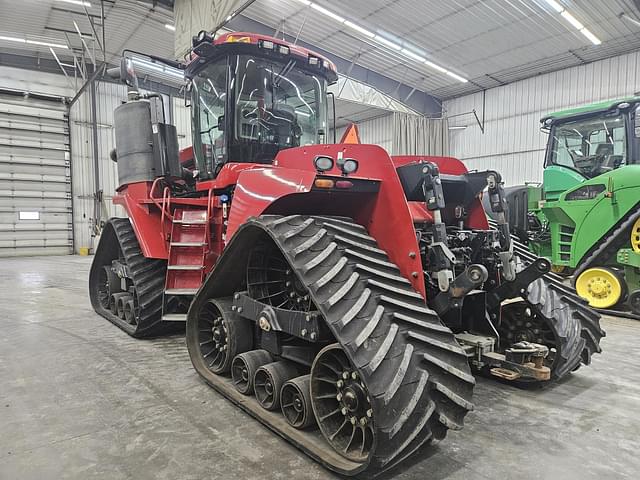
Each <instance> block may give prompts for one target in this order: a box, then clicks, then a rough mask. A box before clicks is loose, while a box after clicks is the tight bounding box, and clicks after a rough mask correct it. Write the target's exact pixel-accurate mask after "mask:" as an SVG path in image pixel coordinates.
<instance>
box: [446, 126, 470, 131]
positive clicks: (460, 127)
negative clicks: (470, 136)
mask: <svg viewBox="0 0 640 480" xmlns="http://www.w3.org/2000/svg"><path fill="white" fill-rule="evenodd" d="M466 128H467V126H466V125H451V126H450V127H449V130H466Z"/></svg>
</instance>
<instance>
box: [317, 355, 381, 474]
mask: <svg viewBox="0 0 640 480" xmlns="http://www.w3.org/2000/svg"><path fill="white" fill-rule="evenodd" d="M311 404H312V406H313V411H314V413H315V416H316V420H317V421H318V425H319V426H320V431H321V432H322V434H323V435H324V437H325V439H326V440H327V442H328V443H329V444H330V445H331V446H332V447H333V449H334V450H335V451H336V452H338V453H339V454H340V455H343V456H344V457H346V458H348V459H349V460H353V461H356V462H364V461H366V460H367V458H368V457H369V453H370V452H371V449H372V447H373V445H374V444H375V438H374V437H375V433H374V432H375V430H374V428H373V410H372V408H371V401H370V398H369V392H368V390H367V387H366V385H365V384H364V381H363V380H362V379H361V378H360V377H359V374H358V372H357V371H356V369H355V368H354V367H353V365H351V362H350V361H349V359H348V358H347V355H346V354H345V353H344V351H343V350H342V348H341V347H340V345H339V344H337V343H334V344H333V345H329V346H327V347H325V348H323V349H322V350H321V351H320V353H318V355H317V356H316V358H315V360H314V361H313V365H312V366H311Z"/></svg>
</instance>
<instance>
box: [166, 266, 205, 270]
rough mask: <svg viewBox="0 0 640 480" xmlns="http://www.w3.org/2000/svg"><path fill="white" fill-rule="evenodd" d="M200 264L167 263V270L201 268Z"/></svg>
mask: <svg viewBox="0 0 640 480" xmlns="http://www.w3.org/2000/svg"><path fill="white" fill-rule="evenodd" d="M203 268H204V267H203V266H202V265H168V266H167V270H202V269H203Z"/></svg>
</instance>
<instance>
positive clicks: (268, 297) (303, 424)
mask: <svg viewBox="0 0 640 480" xmlns="http://www.w3.org/2000/svg"><path fill="white" fill-rule="evenodd" d="M125 67H126V62H125ZM183 68H184V72H185V77H186V78H187V80H188V83H187V90H188V91H189V92H190V95H191V111H192V131H193V148H192V150H191V149H189V150H188V151H186V152H182V153H180V154H179V152H178V147H177V135H176V130H175V127H173V126H171V125H168V124H166V123H164V122H163V119H162V116H161V115H157V114H156V112H155V110H154V108H153V102H151V101H150V99H149V97H150V95H142V94H140V93H139V92H138V91H137V89H136V88H135V82H132V81H131V80H130V81H129V84H130V85H131V91H130V93H129V99H128V101H127V102H126V103H124V104H122V105H121V106H119V107H118V108H117V109H116V112H115V134H116V151H115V152H114V154H113V158H114V159H115V160H117V163H118V172H119V181H120V187H119V188H118V191H117V194H116V196H115V197H114V203H117V204H119V205H122V206H123V207H124V208H125V209H126V211H127V213H128V217H129V218H112V219H111V220H109V221H108V222H107V224H106V226H105V228H104V230H103V232H102V236H101V239H100V242H99V245H98V248H97V250H96V253H95V258H94V261H93V265H92V267H91V273H90V280H89V281H90V296H91V301H92V304H93V307H94V308H95V310H96V312H98V313H99V314H100V315H102V316H103V317H105V318H107V319H108V320H110V321H111V322H113V323H114V324H116V325H117V326H119V327H120V328H122V329H123V330H125V331H126V332H127V333H129V334H130V335H132V336H134V337H149V336H157V335H160V334H162V333H164V332H166V331H168V330H170V329H171V328H172V327H173V326H175V325H176V324H180V322H184V321H185V320H186V339H187V346H188V349H189V354H190V356H191V359H192V362H193V365H194V367H195V369H196V371H197V372H198V373H199V374H200V375H201V376H202V378H204V380H205V381H206V382H207V383H208V384H210V385H211V386H212V387H214V388H215V389H216V390H217V391H219V392H220V393H222V394H223V395H225V396H226V397H227V398H229V399H230V400H231V401H233V402H234V403H236V404H237V405H238V406H239V407H241V408H242V409H244V410H245V411H247V412H248V413H250V414H251V415H253V416H254V417H255V418H257V419H258V420H260V421H261V422H262V423H263V424H265V425H267V426H268V427H269V428H271V429H273V430H274V431H276V432H277V433H278V434H280V435H281V436H282V437H284V438H286V439H288V440H289V441H291V442H292V443H294V444H295V445H296V446H298V447H299V448H300V449H302V450H303V451H304V452H306V453H307V454H308V455H310V456H311V457H313V458H314V459H316V460H318V461H320V462H321V463H323V464H324V465H325V466H327V467H328V468H330V469H332V470H334V471H336V472H339V473H341V474H345V475H355V474H359V473H365V472H366V474H367V475H373V474H375V473H377V472H379V471H382V470H385V469H387V468H389V467H391V466H393V465H395V464H397V463H398V462H400V461H401V460H403V459H404V458H406V457H407V456H408V455H410V454H411V453H412V452H414V451H416V450H417V449H418V448H419V447H421V446H422V445H424V444H426V443H428V442H430V441H431V440H432V439H441V438H443V437H444V436H445V433H446V431H447V430H448V429H455V430H457V429H460V428H461V427H462V425H463V420H464V417H465V415H466V414H467V412H469V411H470V410H471V409H472V408H473V405H472V403H471V394H472V390H473V386H474V384H475V380H474V377H473V375H472V373H471V372H472V370H474V371H477V372H484V373H486V374H487V375H492V376H495V377H498V378H500V379H502V380H506V381H513V382H517V383H544V382H548V381H550V380H554V379H559V378H561V377H564V376H565V375H567V374H568V373H570V372H571V371H573V370H575V369H577V368H578V367H579V366H580V365H581V363H584V364H588V363H589V362H590V359H591V355H592V354H593V353H594V352H600V347H599V341H600V338H601V337H602V336H603V335H604V332H603V331H602V330H601V329H600V326H599V316H598V314H596V313H594V312H593V311H592V310H590V309H589V308H588V307H587V306H586V305H585V304H584V302H583V301H582V300H580V299H579V298H578V297H577V296H576V295H575V292H574V291H573V290H572V289H570V288H569V287H567V286H565V285H563V284H562V282H561V281H559V280H558V279H557V278H556V277H554V276H553V275H552V274H550V273H549V269H550V267H551V265H550V264H549V262H548V261H547V260H546V259H541V258H536V257H534V256H532V255H531V254H530V253H529V252H528V251H527V249H526V248H525V247H524V246H522V245H520V244H518V243H517V242H516V241H514V240H512V239H511V237H510V236H509V226H508V225H507V223H506V221H505V215H504V199H503V191H502V186H501V180H500V175H499V174H498V173H497V172H494V171H487V172H472V173H470V172H467V170H466V169H465V167H464V165H463V164H462V163H461V162H460V161H458V160H456V159H454V158H436V157H427V156H401V157H390V156H389V155H388V154H387V153H386V152H385V151H384V150H383V149H382V148H380V147H377V146H374V145H360V144H347V143H344V144H326V140H327V129H328V120H327V112H328V108H327V85H328V84H330V83H332V82H335V81H336V79H337V75H336V71H335V67H334V66H333V64H332V63H331V62H330V61H328V60H327V59H325V58H323V57H322V56H320V55H317V54H315V53H313V52H311V51H308V50H306V49H304V48H300V47H297V46H295V45H291V44H287V43H286V42H284V41H282V40H278V39H275V38H270V37H265V36H260V35H254V34H245V33H242V34H239V33H234V34H228V35H223V36H221V37H220V38H218V39H216V40H215V41H214V40H213V38H212V37H211V36H210V35H208V34H207V33H206V32H201V34H200V35H198V37H196V38H194V46H193V51H192V53H191V54H190V56H189V60H188V62H187V63H186V64H185V65H184V66H183ZM125 70H126V68H125ZM125 74H126V76H128V77H129V78H131V75H130V74H131V72H130V71H128V72H125ZM158 116H159V117H160V118H159V119H158V118H157V117H158ZM483 191H484V192H485V193H484V195H488V196H489V203H490V205H491V209H492V210H493V212H494V214H495V215H496V218H497V219H498V222H497V224H495V225H491V226H490V225H489V224H488V221H487V218H486V216H485V213H484V211H483V207H482V204H481V201H480V198H481V196H482V195H483Z"/></svg>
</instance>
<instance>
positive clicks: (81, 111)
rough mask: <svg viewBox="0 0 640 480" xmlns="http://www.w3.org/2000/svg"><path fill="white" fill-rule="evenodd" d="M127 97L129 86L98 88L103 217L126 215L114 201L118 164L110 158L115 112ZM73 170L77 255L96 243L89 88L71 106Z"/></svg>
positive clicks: (97, 109) (117, 85)
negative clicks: (80, 250)
mask: <svg viewBox="0 0 640 480" xmlns="http://www.w3.org/2000/svg"><path fill="white" fill-rule="evenodd" d="M126 96H127V91H126V87H125V86H124V85H120V84H115V83H105V82H100V83H98V84H97V88H96V117H97V123H98V160H99V161H98V166H99V168H98V172H99V182H100V183H99V185H100V189H102V191H103V198H104V202H103V205H104V209H103V212H102V215H101V218H102V219H103V220H104V219H107V218H109V217H113V216H125V213H124V211H123V210H122V208H121V207H119V206H116V205H113V203H112V198H113V193H114V192H115V189H116V187H117V186H118V171H117V167H116V164H115V163H114V162H112V161H111V159H110V158H109V152H110V151H111V149H113V147H114V136H113V111H114V109H115V108H116V107H117V106H118V105H119V104H120V103H121V102H122V100H123V99H125V98H126ZM70 123H71V168H72V175H73V207H74V208H73V223H74V231H75V249H76V252H77V251H78V250H79V248H81V247H88V248H93V247H95V245H94V240H95V226H96V221H95V215H94V192H95V191H96V185H95V168H94V161H93V135H92V126H91V94H90V90H89V89H86V90H85V92H84V93H83V94H82V96H81V97H80V98H79V99H78V101H77V102H76V103H75V104H74V105H73V106H72V107H71V112H70Z"/></svg>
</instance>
